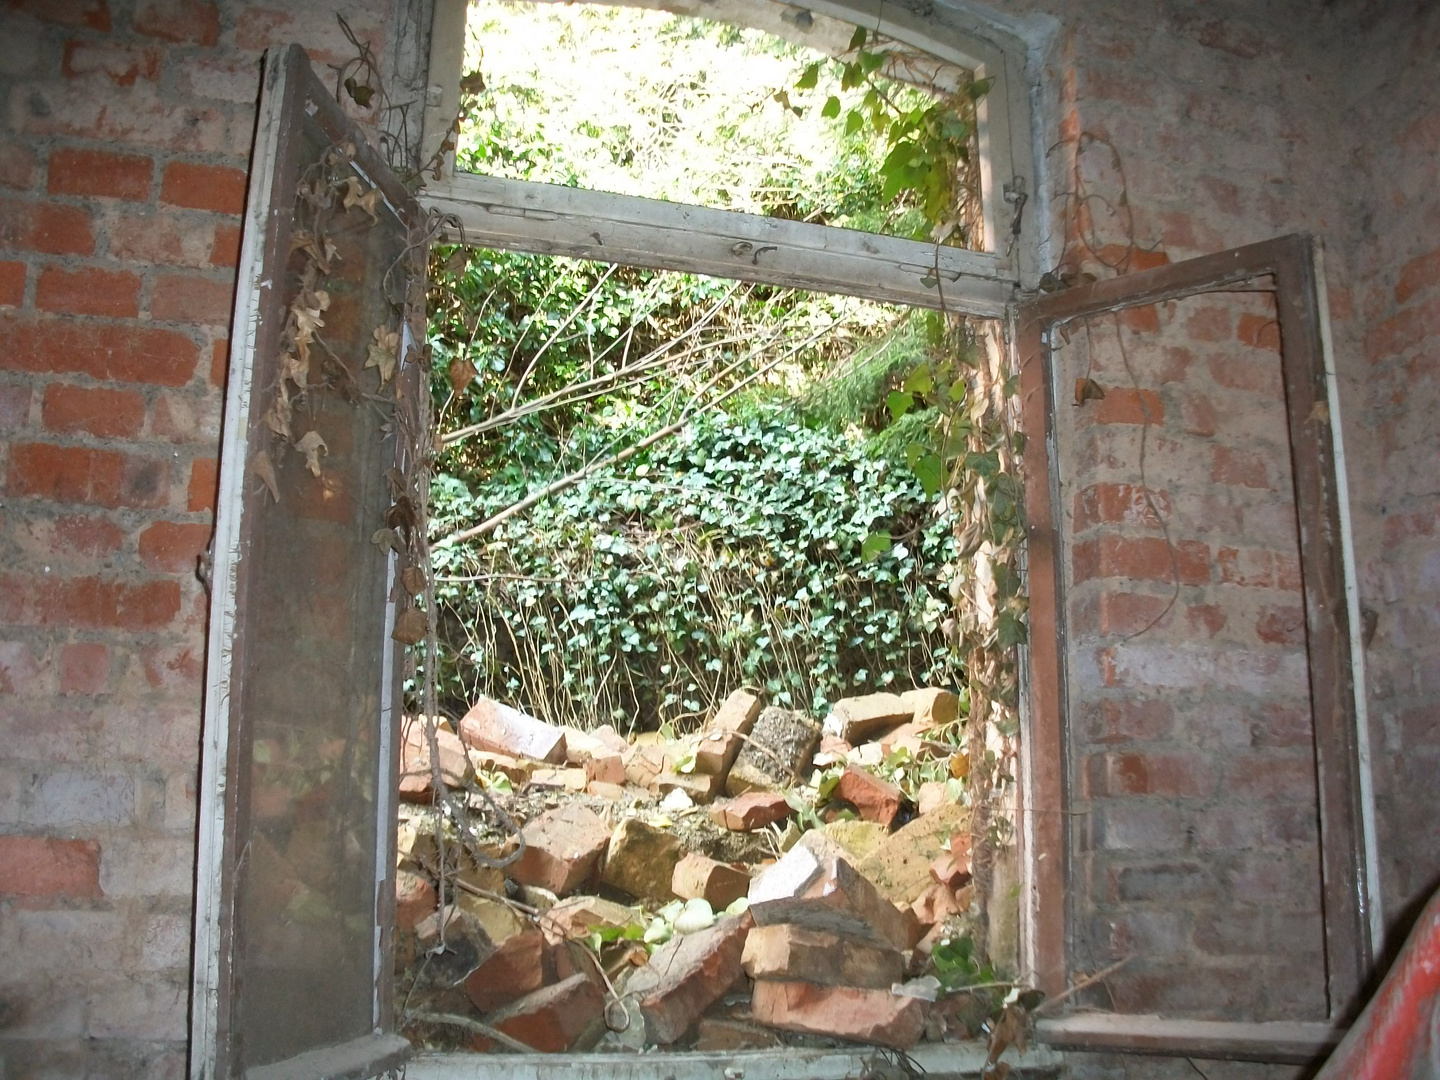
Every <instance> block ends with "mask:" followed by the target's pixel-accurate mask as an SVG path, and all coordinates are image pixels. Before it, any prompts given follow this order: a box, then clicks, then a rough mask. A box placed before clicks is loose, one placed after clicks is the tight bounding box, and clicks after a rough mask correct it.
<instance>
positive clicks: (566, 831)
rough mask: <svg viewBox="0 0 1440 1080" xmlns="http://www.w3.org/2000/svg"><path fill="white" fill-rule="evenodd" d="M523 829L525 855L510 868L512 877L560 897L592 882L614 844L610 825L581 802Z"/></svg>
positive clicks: (564, 807)
mask: <svg viewBox="0 0 1440 1080" xmlns="http://www.w3.org/2000/svg"><path fill="white" fill-rule="evenodd" d="M522 832H523V834H524V836H525V845H526V846H525V854H523V855H521V856H520V858H519V860H518V861H517V862H516V863H515V864H514V865H513V866H511V867H510V876H511V877H513V878H514V879H515V880H516V881H518V882H520V884H522V885H538V886H540V887H541V888H544V889H549V890H550V891H551V892H553V893H554V894H555V895H556V896H566V895H568V894H569V893H571V892H574V891H575V889H576V888H578V887H579V886H580V885H582V884H584V883H585V882H586V881H588V880H589V879H590V877H591V875H592V874H593V873H594V872H595V870H596V869H597V867H598V866H599V863H600V857H601V856H602V855H604V854H605V849H606V847H608V846H609V844H610V828H609V826H607V825H606V824H605V822H603V821H601V820H600V818H599V817H598V816H596V815H595V814H593V813H591V812H590V811H589V810H587V809H586V808H585V807H583V806H581V805H579V804H578V803H569V804H567V805H565V806H562V807H560V808H559V809H558V810H551V811H549V812H547V813H544V814H541V815H540V816H539V817H537V818H535V819H534V820H532V821H531V822H530V823H529V824H527V825H526V826H525V828H524V829H523V830H522Z"/></svg>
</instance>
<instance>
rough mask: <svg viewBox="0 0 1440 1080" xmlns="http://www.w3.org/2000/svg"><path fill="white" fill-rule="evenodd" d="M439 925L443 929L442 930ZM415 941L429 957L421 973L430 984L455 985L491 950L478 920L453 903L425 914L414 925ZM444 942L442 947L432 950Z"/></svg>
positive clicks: (476, 966) (487, 936)
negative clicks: (438, 949)
mask: <svg viewBox="0 0 1440 1080" xmlns="http://www.w3.org/2000/svg"><path fill="white" fill-rule="evenodd" d="M442 927H443V931H442ZM415 941H416V943H417V944H418V945H419V946H420V948H421V949H422V950H424V951H426V952H428V953H430V957H429V959H428V961H427V962H426V964H425V968H424V975H425V978H426V980H427V981H428V982H430V983H431V984H432V985H434V986H441V987H446V988H449V987H452V986H458V985H459V984H460V983H462V982H463V981H464V980H465V978H466V977H467V976H468V975H469V974H470V973H471V972H472V971H474V970H475V969H476V968H478V967H479V966H480V965H481V964H483V963H484V962H485V961H486V960H488V959H490V957H491V956H492V955H493V954H494V952H495V943H494V942H492V941H491V940H490V935H489V934H487V933H485V928H484V927H483V926H481V925H480V920H478V919H477V918H475V916H473V915H471V914H470V913H469V912H468V911H465V910H464V909H462V908H460V907H458V906H457V905H455V904H447V905H446V906H445V908H444V909H443V910H441V911H436V912H433V913H431V914H430V915H427V916H426V917H425V918H424V919H422V920H421V921H420V922H419V923H418V924H417V925H416V927H415ZM442 941H443V943H444V946H445V947H444V948H443V949H442V950H440V951H438V952H437V951H435V950H436V946H438V945H440V944H441V943H442Z"/></svg>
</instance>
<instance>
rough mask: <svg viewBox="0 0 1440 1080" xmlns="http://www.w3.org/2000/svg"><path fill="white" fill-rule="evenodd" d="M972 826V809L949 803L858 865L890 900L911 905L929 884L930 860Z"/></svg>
mask: <svg viewBox="0 0 1440 1080" xmlns="http://www.w3.org/2000/svg"><path fill="white" fill-rule="evenodd" d="M969 827H970V810H969V808H968V807H966V806H965V805H964V804H962V803H958V802H949V803H944V804H942V805H941V806H940V807H939V808H938V809H936V810H932V811H931V812H930V813H928V814H924V815H922V816H920V817H917V818H916V819H915V820H914V821H911V822H909V823H908V824H906V825H905V826H904V827H903V828H900V829H898V830H896V831H895V832H894V833H892V834H891V835H890V839H889V840H888V841H887V842H886V843H884V844H882V845H880V847H879V848H878V849H877V850H875V851H874V852H872V853H871V854H869V855H867V856H865V858H863V859H861V860H860V861H859V862H858V863H856V864H855V869H857V870H859V871H860V873H862V874H864V875H865V877H866V878H868V879H869V880H870V882H871V883H872V884H873V885H874V886H875V888H877V889H878V890H880V894H881V895H882V896H884V897H885V898H886V899H887V900H894V901H897V902H899V903H902V904H908V903H909V902H910V901H911V900H913V899H915V897H917V896H919V895H920V894H921V893H922V892H924V891H925V888H926V887H927V886H928V885H929V884H930V880H931V879H930V863H931V861H932V860H933V859H934V858H935V856H937V855H939V854H940V853H941V852H942V851H944V850H945V843H946V841H948V840H949V839H950V837H951V835H952V834H954V833H956V832H958V831H960V830H962V829H968V828H969Z"/></svg>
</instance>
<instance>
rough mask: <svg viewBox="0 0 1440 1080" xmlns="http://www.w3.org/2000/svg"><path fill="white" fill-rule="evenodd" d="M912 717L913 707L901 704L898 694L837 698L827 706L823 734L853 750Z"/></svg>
mask: <svg viewBox="0 0 1440 1080" xmlns="http://www.w3.org/2000/svg"><path fill="white" fill-rule="evenodd" d="M914 716H915V709H914V707H913V706H911V705H907V704H906V703H905V702H904V701H903V700H901V698H900V695H899V694H866V695H864V696H863V697H853V698H841V699H840V700H839V701H837V702H835V704H834V705H832V706H830V715H829V716H827V717H826V718H825V730H826V731H828V732H829V733H830V734H831V735H838V736H839V737H840V738H842V739H844V740H845V741H846V742H848V743H849V744H850V745H851V746H855V745H857V744H859V743H862V742H865V741H866V740H867V739H869V738H870V737H871V736H873V735H878V734H879V733H880V732H882V731H884V730H886V729H887V728H892V727H896V726H898V725H900V724H903V723H905V722H906V721H907V720H911V719H913V718H914Z"/></svg>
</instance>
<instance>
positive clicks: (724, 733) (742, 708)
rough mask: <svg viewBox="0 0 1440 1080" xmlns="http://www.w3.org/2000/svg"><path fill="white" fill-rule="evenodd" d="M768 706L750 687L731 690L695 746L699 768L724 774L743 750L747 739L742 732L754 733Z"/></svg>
mask: <svg viewBox="0 0 1440 1080" xmlns="http://www.w3.org/2000/svg"><path fill="white" fill-rule="evenodd" d="M764 707H765V703H764V702H763V701H761V700H760V699H759V698H758V697H756V696H755V695H754V694H752V693H750V692H749V691H748V690H736V691H734V692H733V693H731V695H730V696H729V697H727V698H726V699H725V700H724V701H723V702H722V703H721V705H720V708H719V709H717V710H716V712H715V715H714V716H712V717H711V718H710V722H709V723H707V724H706V725H705V729H704V730H703V731H702V732H701V733H700V744H699V746H697V747H696V749H695V771H696V772H698V773H705V774H707V775H710V776H719V777H722V778H723V777H724V776H725V774H726V773H728V772H729V771H730V766H732V765H733V764H734V763H735V756H736V755H737V754H739V753H740V747H741V746H742V744H743V743H744V741H745V740H744V738H742V736H745V735H748V734H750V730H751V728H753V727H754V726H755V718H756V717H757V716H759V715H760V710H761V709H763V708H764Z"/></svg>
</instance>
